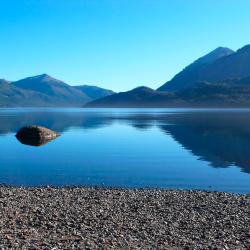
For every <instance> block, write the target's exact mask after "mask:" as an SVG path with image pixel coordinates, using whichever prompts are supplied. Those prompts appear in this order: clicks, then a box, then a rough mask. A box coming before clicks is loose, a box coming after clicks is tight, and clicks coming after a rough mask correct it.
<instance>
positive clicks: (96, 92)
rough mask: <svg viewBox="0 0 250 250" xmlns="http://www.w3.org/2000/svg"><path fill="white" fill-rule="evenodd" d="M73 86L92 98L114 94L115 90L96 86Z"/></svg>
mask: <svg viewBox="0 0 250 250" xmlns="http://www.w3.org/2000/svg"><path fill="white" fill-rule="evenodd" d="M74 88H76V89H77V90H80V91H81V92H82V93H84V94H85V95H87V96H88V97H90V98H91V99H92V100H96V99H98V98H102V97H105V96H109V95H113V94H115V92H113V91H112V90H109V89H103V88H100V87H97V86H90V85H80V86H75V87H74Z"/></svg>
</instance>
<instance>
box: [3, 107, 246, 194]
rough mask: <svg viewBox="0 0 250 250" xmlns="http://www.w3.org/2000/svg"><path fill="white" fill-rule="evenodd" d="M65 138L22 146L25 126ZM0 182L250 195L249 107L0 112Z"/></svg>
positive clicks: (6, 110) (14, 110)
mask: <svg viewBox="0 0 250 250" xmlns="http://www.w3.org/2000/svg"><path fill="white" fill-rule="evenodd" d="M30 124H36V125H41V126H45V127H47V128H50V129H52V130H55V131H56V132H59V133H61V136H60V137H58V138H56V139H55V140H52V141H50V142H48V143H46V144H44V145H40V146H31V145H27V144H23V142H20V141H18V140H17V138H16V137H15V133H16V132H17V131H18V130H19V129H20V128H21V127H22V126H24V125H30ZM0 148H1V150H0V183H3V184H7V185H17V186H20V185H22V186H44V185H55V186H63V185H84V186H95V185H97V186H105V187H139V188H141V187H150V188H155V187H157V188H170V189H175V188H178V189H205V190H216V191H226V192H237V193H250V110H248V109H235V110H229V109H228V110H227V109H217V110H215V109H80V108H79V109H63V108H61V109H59V108H58V109H56V108H51V109H49V108H47V109H43V108H25V109H24V108H16V109H0Z"/></svg>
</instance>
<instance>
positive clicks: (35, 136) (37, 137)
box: [16, 125, 59, 146]
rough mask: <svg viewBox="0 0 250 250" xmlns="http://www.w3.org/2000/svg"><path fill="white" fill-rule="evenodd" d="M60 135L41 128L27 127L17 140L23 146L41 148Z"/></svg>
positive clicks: (19, 132) (19, 133)
mask: <svg viewBox="0 0 250 250" xmlns="http://www.w3.org/2000/svg"><path fill="white" fill-rule="evenodd" d="M58 136H59V134H58V133H56V132H54V131H52V130H50V129H47V128H44V127H40V126H35V125H32V126H25V127H23V128H21V129H20V130H19V131H18V132H17V134H16V138H17V139H18V140H19V141H20V142H21V143H23V144H26V145H31V146H41V145H44V144H46V143H48V142H50V141H51V140H53V139H55V138H56V137H58Z"/></svg>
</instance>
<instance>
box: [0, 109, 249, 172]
mask: <svg viewBox="0 0 250 250" xmlns="http://www.w3.org/2000/svg"><path fill="white" fill-rule="evenodd" d="M115 122H118V123H124V124H126V125H129V126H132V127H134V128H136V129H138V130H140V131H146V130H149V129H151V128H152V127H157V128H159V129H160V130H162V131H163V132H164V133H166V135H167V136H169V135H170V136H172V138H174V140H175V141H176V142H178V143H179V144H180V145H182V147H184V148H185V149H187V150H188V151H190V152H191V153H192V154H193V155H195V156H197V157H199V159H201V160H204V161H207V162H209V163H210V165H211V166H213V167H215V168H226V167H229V166H232V165H235V166H237V167H240V168H241V170H242V171H243V172H246V173H250V126H249V125H250V111H249V112H248V111H247V112H246V111H245V112H228V111H225V112H223V111H220V112H207V111H206V112H205V111H200V112H170V113H169V112H165V113H164V112H158V113H143V112H138V113H136V112H133V113H130V112H122V113H117V112H115V113H112V112H84V111H81V112H54V111H53V110H52V111H50V112H22V113H18V112H16V113H15V112H10V113H8V112H4V114H3V113H1V116H0V134H2V135H4V134H7V133H15V132H16V131H17V130H18V129H19V128H20V127H22V126H25V125H27V124H37V125H40V126H45V127H48V128H49V129H52V130H55V131H57V132H60V133H62V132H64V131H67V130H69V129H70V128H72V127H77V128H82V129H85V130H86V129H97V128H101V127H105V126H110V125H112V123H115ZM21 143H23V144H29V145H33V146H39V145H44V144H46V143H48V141H36V142H30V141H21ZM152 150H155V149H152Z"/></svg>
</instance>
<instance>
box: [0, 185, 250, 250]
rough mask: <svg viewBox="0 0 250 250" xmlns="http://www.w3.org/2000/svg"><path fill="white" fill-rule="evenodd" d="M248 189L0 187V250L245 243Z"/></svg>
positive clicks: (249, 232)
mask: <svg viewBox="0 0 250 250" xmlns="http://www.w3.org/2000/svg"><path fill="white" fill-rule="evenodd" d="M249 212H250V195H235V194H228V193H221V192H204V191H176V190H158V189H108V188H82V187H81V188H49V187H47V188H14V187H0V249H250V216H249Z"/></svg>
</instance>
